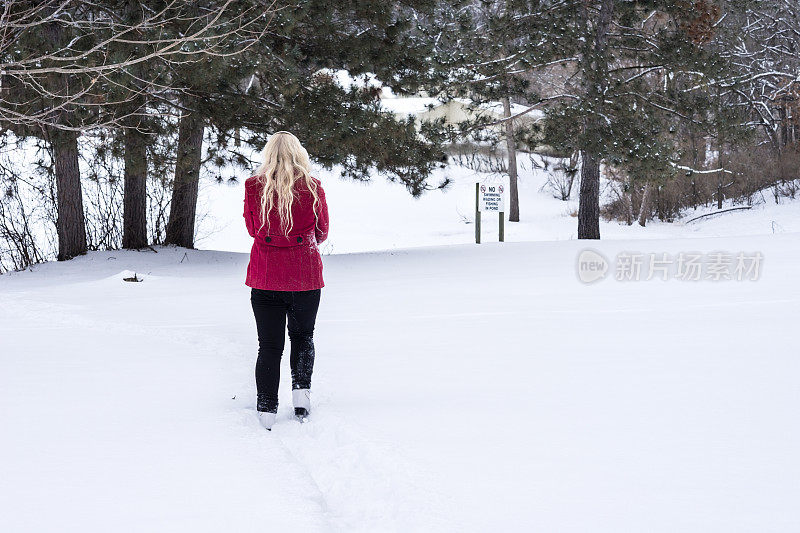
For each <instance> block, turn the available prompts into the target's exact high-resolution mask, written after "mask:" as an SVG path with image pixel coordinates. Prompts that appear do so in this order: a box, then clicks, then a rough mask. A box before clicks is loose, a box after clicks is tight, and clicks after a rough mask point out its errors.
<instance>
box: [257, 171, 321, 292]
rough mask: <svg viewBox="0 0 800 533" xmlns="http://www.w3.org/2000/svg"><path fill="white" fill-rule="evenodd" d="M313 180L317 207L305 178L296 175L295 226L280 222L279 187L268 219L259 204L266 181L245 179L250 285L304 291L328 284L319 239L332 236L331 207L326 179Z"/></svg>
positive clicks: (293, 214) (293, 211)
mask: <svg viewBox="0 0 800 533" xmlns="http://www.w3.org/2000/svg"><path fill="white" fill-rule="evenodd" d="M312 180H313V184H314V185H316V193H317V202H316V208H315V206H314V195H313V194H312V192H311V190H310V189H309V188H308V186H307V185H306V184H305V182H304V180H302V179H298V180H297V181H295V183H294V191H293V192H294V201H293V202H292V206H291V219H292V223H291V228H289V224H288V223H287V222H286V221H283V222H282V221H281V216H280V213H279V210H278V204H277V196H278V194H277V192H273V207H272V209H271V210H270V211H269V213H267V216H266V219H267V220H266V221H264V219H263V218H262V209H261V196H262V194H263V190H264V184H263V180H262V179H260V178H258V177H257V176H253V177H251V178H248V179H247V181H245V198H244V218H245V224H246V225H247V231H248V232H249V233H250V235H251V236H252V237H253V247H252V250H251V252H250V263H249V265H248V267H247V278H246V280H245V284H246V285H247V286H248V287H252V288H255V289H264V290H276V291H306V290H313V289H319V288H322V287H324V286H325V285H324V281H323V279H322V258H321V257H320V253H319V248H318V247H317V243H320V242H323V241H324V240H325V239H326V238H327V236H328V206H327V202H326V199H325V191H324V190H323V188H322V183H321V182H320V181H319V180H318V179H316V178H312ZM286 230H288V233H287V232H286Z"/></svg>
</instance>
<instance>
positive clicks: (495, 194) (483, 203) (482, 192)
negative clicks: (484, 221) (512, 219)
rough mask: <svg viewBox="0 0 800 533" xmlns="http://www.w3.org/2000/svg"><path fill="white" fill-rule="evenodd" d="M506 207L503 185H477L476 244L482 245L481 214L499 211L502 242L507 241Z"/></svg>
mask: <svg viewBox="0 0 800 533" xmlns="http://www.w3.org/2000/svg"><path fill="white" fill-rule="evenodd" d="M505 205H506V193H505V187H504V186H503V185H502V184H494V185H487V184H481V183H476V184H475V243H476V244H480V243H481V212H483V211H497V212H498V213H499V216H500V225H499V237H500V242H503V241H505V238H506V234H505V221H506V217H505Z"/></svg>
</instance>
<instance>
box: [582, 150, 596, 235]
mask: <svg viewBox="0 0 800 533" xmlns="http://www.w3.org/2000/svg"><path fill="white" fill-rule="evenodd" d="M581 160H582V163H581V190H580V198H579V203H578V238H579V239H599V238H600V160H599V159H598V158H597V156H595V155H594V154H592V153H589V152H588V151H586V150H582V151H581Z"/></svg>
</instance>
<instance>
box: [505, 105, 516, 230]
mask: <svg viewBox="0 0 800 533" xmlns="http://www.w3.org/2000/svg"><path fill="white" fill-rule="evenodd" d="M502 100H503V116H504V117H510V116H511V101H510V100H509V99H508V97H505V98H503V99H502ZM505 128H506V147H507V149H508V194H509V207H508V220H509V222H519V189H518V188H517V143H516V142H514V123H513V121H511V120H507V121H506V122H505Z"/></svg>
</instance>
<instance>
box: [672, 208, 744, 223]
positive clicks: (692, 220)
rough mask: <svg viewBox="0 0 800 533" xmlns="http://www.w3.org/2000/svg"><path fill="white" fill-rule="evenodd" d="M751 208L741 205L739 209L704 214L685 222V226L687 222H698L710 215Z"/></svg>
mask: <svg viewBox="0 0 800 533" xmlns="http://www.w3.org/2000/svg"><path fill="white" fill-rule="evenodd" d="M751 207H752V206H750V205H743V206H740V207H731V208H730V209H723V210H722V211H714V212H713V213H706V214H705V215H700V216H699V217H694V218H692V219H690V220H687V221H686V222H685V224H688V223H689V222H694V221H695V220H700V219H701V218H703V217H710V216H712V215H721V214H722V213H727V212H729V211H738V210H740V209H750V208H751Z"/></svg>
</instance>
